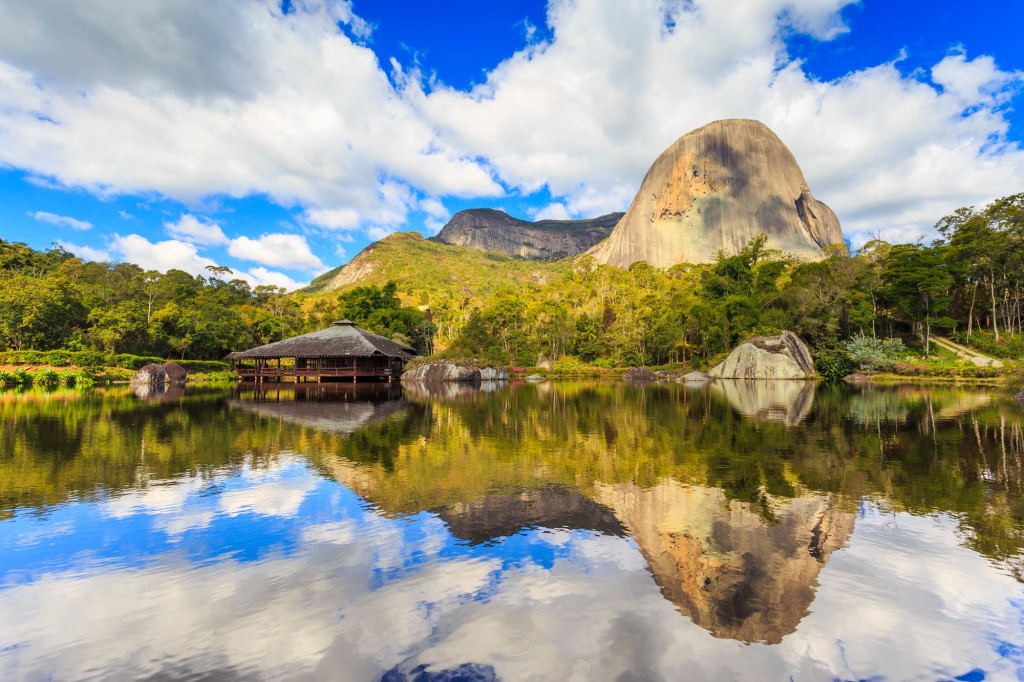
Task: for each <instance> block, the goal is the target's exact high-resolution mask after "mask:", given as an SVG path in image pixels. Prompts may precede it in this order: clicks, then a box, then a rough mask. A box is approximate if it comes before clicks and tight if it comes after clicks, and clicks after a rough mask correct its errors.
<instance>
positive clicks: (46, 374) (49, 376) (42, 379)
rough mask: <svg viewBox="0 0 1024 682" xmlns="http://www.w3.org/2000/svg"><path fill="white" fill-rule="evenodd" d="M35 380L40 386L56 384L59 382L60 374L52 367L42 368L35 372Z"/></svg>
mask: <svg viewBox="0 0 1024 682" xmlns="http://www.w3.org/2000/svg"><path fill="white" fill-rule="evenodd" d="M35 382H36V383H37V384H39V385H40V386H56V385H57V384H59V383H60V375H59V374H57V373H56V372H55V371H53V370H52V369H44V370H43V371H42V372H38V373H36V376H35Z"/></svg>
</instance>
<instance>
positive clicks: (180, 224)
mask: <svg viewBox="0 0 1024 682" xmlns="http://www.w3.org/2000/svg"><path fill="white" fill-rule="evenodd" d="M164 229H165V230H166V231H167V234H169V235H170V236H171V237H174V238H175V239H180V240H181V241H185V242H189V243H191V244H200V245H202V246H221V245H224V244H227V243H228V241H229V240H228V238H227V236H226V235H225V234H224V231H223V230H222V229H220V225H218V224H217V223H214V222H211V221H209V220H204V219H202V218H197V217H196V216H194V215H192V214H190V213H185V214H182V216H181V217H180V218H178V220H177V221H175V222H172V223H171V222H168V223H164Z"/></svg>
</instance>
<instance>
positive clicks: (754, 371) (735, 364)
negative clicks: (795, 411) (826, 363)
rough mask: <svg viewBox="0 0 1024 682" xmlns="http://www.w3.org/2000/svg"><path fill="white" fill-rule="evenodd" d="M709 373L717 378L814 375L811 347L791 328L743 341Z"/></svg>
mask: <svg viewBox="0 0 1024 682" xmlns="http://www.w3.org/2000/svg"><path fill="white" fill-rule="evenodd" d="M708 374H709V375H710V376H712V377H714V378H716V379H813V378H815V377H816V376H817V374H815V372H814V360H813V359H812V358H811V353H810V351H808V350H807V346H806V345H804V342H803V341H801V340H800V337H799V336H797V335H796V334H794V333H793V332H790V331H785V332H782V333H781V334H779V335H778V336H756V337H754V338H752V339H750V340H749V341H744V342H743V343H741V344H740V345H739V346H737V347H736V350H734V351H733V352H732V353H730V354H729V357H727V358H726V359H725V362H723V363H722V364H720V365H718V366H717V367H715V368H714V369H712V370H711V371H710V372H708Z"/></svg>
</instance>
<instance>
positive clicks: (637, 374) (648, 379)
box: [622, 367, 658, 384]
mask: <svg viewBox="0 0 1024 682" xmlns="http://www.w3.org/2000/svg"><path fill="white" fill-rule="evenodd" d="M622 379H623V381H625V382H626V383H627V384H650V383H652V382H655V381H657V380H658V375H657V374H655V373H654V372H652V371H651V370H649V369H645V368H643V367H630V368H629V369H627V370H626V371H625V372H624V373H623V374H622Z"/></svg>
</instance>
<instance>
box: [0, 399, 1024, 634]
mask: <svg viewBox="0 0 1024 682" xmlns="http://www.w3.org/2000/svg"><path fill="white" fill-rule="evenodd" d="M360 388H361V387H360V386H356V387H351V386H342V385H331V386H326V385H314V384H310V385H308V386H299V387H292V386H287V387H285V386H267V387H259V388H256V387H254V388H253V389H251V390H249V391H246V392H243V393H241V394H235V395H233V396H224V395H221V394H210V395H204V394H196V393H194V392H193V390H192V389H189V392H187V393H186V395H185V396H184V397H183V398H182V399H181V400H179V401H177V402H175V403H173V404H169V403H154V402H143V401H140V400H137V399H136V398H135V397H134V396H132V395H131V393H130V392H127V389H126V390H125V392H124V394H123V395H122V394H121V393H118V394H116V395H115V394H107V395H104V394H100V393H97V394H83V395H78V394H75V396H73V397H68V398H66V399H61V400H56V399H52V400H45V401H44V400H39V401H29V400H27V399H26V400H21V399H19V400H17V401H13V400H11V401H6V402H4V401H0V425H2V428H0V452H3V453H6V455H5V456H3V457H0V515H2V514H3V513H4V512H3V510H4V509H15V510H16V509H22V508H28V507H34V508H44V507H46V506H47V505H51V504H56V503H60V502H62V501H64V500H67V499H69V498H70V497H79V498H81V497H83V496H90V495H94V494H97V493H103V494H106V493H107V492H110V491H121V490H127V489H129V488H133V487H137V486H140V485H143V484H146V485H148V484H152V483H153V482H156V481H160V480H169V479H172V478H174V477H177V476H180V475H182V473H188V472H191V473H192V474H194V473H195V472H203V473H204V475H205V474H206V473H207V472H212V471H216V470H217V469H218V468H220V467H236V466H238V465H239V463H241V462H243V461H251V463H252V466H254V467H257V468H258V467H259V466H264V465H265V463H267V462H272V461H273V458H274V457H276V456H278V454H279V453H281V452H285V451H287V452H298V453H302V454H303V455H304V456H305V457H306V458H307V460H308V461H309V462H311V463H312V464H313V465H314V466H315V467H316V469H317V470H318V471H320V472H321V473H322V474H323V475H325V476H328V477H330V478H333V479H334V480H337V481H339V482H341V483H342V484H344V485H345V486H346V487H348V488H350V489H351V490H353V491H354V492H356V493H357V494H358V495H359V496H361V497H362V498H363V499H365V500H367V501H369V502H371V503H372V504H373V505H374V506H375V507H376V508H377V509H379V510H381V511H382V512H384V513H385V514H388V515H396V516H397V515H405V514H419V513H422V512H425V511H428V512H432V513H434V514H436V515H437V517H438V518H440V519H441V520H442V521H444V522H445V523H446V524H447V525H448V527H449V529H450V530H451V532H452V534H453V535H455V536H456V537H458V538H462V539H464V540H467V541H469V542H473V543H480V542H486V541H488V540H491V539H495V538H501V537H507V536H509V535H511V534H514V533H517V532H518V531H519V530H520V529H522V528H525V527H538V526H539V527H552V528H578V529H586V530H590V531H594V532H599V533H606V534H612V535H621V534H623V533H626V534H628V535H630V536H631V537H632V538H633V539H634V540H635V541H636V543H637V546H638V547H639V549H640V550H641V552H642V554H643V555H644V557H645V558H646V560H647V562H648V564H649V566H650V569H651V572H652V574H653V576H654V579H655V581H656V582H657V584H658V585H659V586H660V587H661V589H662V592H663V594H664V595H665V596H666V597H667V598H668V599H669V600H671V601H672V602H673V603H674V604H675V605H676V606H678V607H679V609H680V610H681V611H682V612H683V613H686V614H687V615H688V616H689V617H690V618H692V619H693V621H694V622H696V623H698V624H700V625H701V626H703V627H705V628H707V629H708V630H709V631H710V632H712V633H713V634H715V635H717V636H720V637H732V638H736V639H739V640H742V641H778V640H779V639H781V638H782V637H784V636H785V634H786V633H787V632H791V631H792V630H793V628H795V627H796V623H797V622H798V621H799V620H800V618H801V617H802V615H803V614H804V613H806V611H807V609H808V608H809V605H810V603H811V599H812V598H813V595H814V590H815V584H816V581H817V579H818V576H819V572H820V571H821V569H822V567H823V566H824V565H825V563H826V562H827V561H828V560H829V558H830V556H831V555H832V553H834V552H835V551H836V550H837V549H838V548H839V547H841V546H842V545H843V543H844V542H845V541H846V539H847V537H848V536H849V535H850V533H851V532H852V527H853V515H852V512H853V510H855V509H856V508H857V505H858V503H859V502H860V501H861V500H862V499H864V498H865V497H870V498H872V499H873V500H876V501H878V503H879V504H881V505H883V506H884V507H886V508H891V509H893V510H895V511H901V512H909V513H912V514H933V513H935V512H941V513H945V514H948V515H949V517H950V518H952V519H955V522H956V523H957V524H958V525H959V527H960V531H961V533H960V537H961V541H962V543H963V544H964V545H965V546H967V547H969V548H971V549H972V550H974V551H976V552H978V553H979V554H981V555H983V556H985V557H988V558H989V559H990V560H991V561H992V562H994V563H997V564H999V565H1000V566H1001V567H1008V568H1007V569H1005V570H1008V571H1010V572H1015V573H1014V574H1015V575H1017V576H1018V578H1019V579H1020V578H1022V577H1024V576H1022V575H1021V572H1022V566H1024V561H1022V560H1021V557H1022V556H1024V502H1022V499H1024V497H1022V491H1021V483H1022V471H1024V468H1022V464H1021V461H1022V459H1024V432H1022V425H1024V419H1022V414H1021V410H1020V408H1019V407H1018V406H1013V405H1011V404H1010V403H1009V402H1004V401H1001V400H1000V399H998V398H993V397H992V396H990V395H988V394H986V393H984V392H972V391H965V390H963V389H951V388H945V389H930V390H924V389H920V388H907V387H903V388H899V389H883V388H870V387H869V388H866V389H851V388H847V387H832V386H819V387H818V388H817V389H816V393H815V394H814V395H813V404H812V405H809V407H808V408H806V409H807V411H806V412H805V408H803V407H800V405H804V404H807V403H809V398H808V396H806V395H804V394H803V392H802V391H797V392H796V394H795V399H794V400H793V401H792V402H787V401H788V400H789V399H788V398H787V399H786V400H782V399H781V398H778V397H777V396H772V397H769V399H764V398H763V397H758V396H757V395H754V396H750V395H732V396H730V395H729V394H728V393H723V392H722V391H720V390H710V389H709V390H699V391H692V390H689V389H686V388H684V387H679V386H653V387H650V388H646V389H634V388H628V387H624V386H621V385H613V384H594V383H590V384H572V383H548V384H546V385H544V386H542V387H535V386H532V385H524V386H509V387H508V388H507V389H504V390H501V391H498V392H495V393H490V394H488V393H482V392H477V393H466V394H464V395H460V396H459V397H458V399H457V400H448V399H447V397H444V396H442V397H436V396H430V395H426V396H418V397H417V399H416V400H406V399H403V398H395V393H394V391H395V390H396V389H397V388H398V387H395V386H391V387H389V386H387V385H382V386H381V385H378V386H373V387H367V388H369V389H370V392H369V393H367V392H366V391H361V390H359V389H360ZM779 404H783V405H797V407H796V408H791V407H786V409H784V410H783V409H780V408H775V407H772V406H773V405H779ZM765 405H767V406H768V407H767V408H765V407H764V406H765ZM776 415H778V416H779V418H776ZM197 444H201V447H197ZM54 453H59V456H58V455H55V454H54ZM97 472H100V473H99V474H97ZM140 482H144V483H140ZM705 579H707V580H710V582H705Z"/></svg>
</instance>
